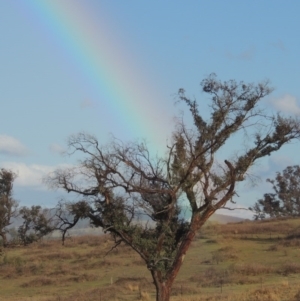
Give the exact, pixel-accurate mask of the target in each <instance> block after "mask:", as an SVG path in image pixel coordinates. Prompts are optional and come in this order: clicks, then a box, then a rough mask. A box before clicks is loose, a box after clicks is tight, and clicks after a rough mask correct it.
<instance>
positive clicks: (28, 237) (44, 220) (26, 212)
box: [18, 206, 55, 245]
mask: <svg viewBox="0 0 300 301" xmlns="http://www.w3.org/2000/svg"><path fill="white" fill-rule="evenodd" d="M20 216H21V218H22V219H23V224H22V225H21V226H20V227H19V229H18V234H19V238H20V240H21V241H22V243H23V244H24V245H28V244H30V243H33V242H35V241H39V240H41V239H42V238H43V237H44V236H46V235H48V234H50V233H51V232H52V231H53V230H54V229H55V226H54V225H52V223H51V217H50V216H49V210H47V209H44V210H42V208H41V206H31V208H28V207H22V208H21V209H20Z"/></svg>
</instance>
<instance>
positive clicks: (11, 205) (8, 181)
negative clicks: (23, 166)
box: [0, 168, 18, 246]
mask: <svg viewBox="0 0 300 301" xmlns="http://www.w3.org/2000/svg"><path fill="white" fill-rule="evenodd" d="M15 178H16V175H15V174H14V173H13V172H12V171H10V170H6V169H4V168H2V169H1V170H0V236H1V238H2V243H3V245H4V246H6V245H7V237H6V236H7V231H8V229H7V227H8V226H9V225H10V224H11V219H12V218H13V217H16V215H17V207H18V202H17V201H15V200H14V199H13V198H12V191H13V182H14V180H15Z"/></svg>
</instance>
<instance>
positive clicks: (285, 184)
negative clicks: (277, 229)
mask: <svg viewBox="0 0 300 301" xmlns="http://www.w3.org/2000/svg"><path fill="white" fill-rule="evenodd" d="M267 182H269V183H271V184H272V188H273V191H274V192H273V193H265V194H264V197H263V199H259V200H258V201H257V202H256V203H255V205H254V207H253V208H252V210H253V211H254V212H255V216H254V217H255V219H263V218H266V217H285V216H300V166H299V165H295V166H288V167H286V168H285V169H284V170H283V171H282V173H280V172H277V173H276V178H275V179H273V180H272V179H267Z"/></svg>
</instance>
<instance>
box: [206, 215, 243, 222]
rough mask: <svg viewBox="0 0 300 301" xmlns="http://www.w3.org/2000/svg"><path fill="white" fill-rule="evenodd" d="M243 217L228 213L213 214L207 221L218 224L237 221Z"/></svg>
mask: <svg viewBox="0 0 300 301" xmlns="http://www.w3.org/2000/svg"><path fill="white" fill-rule="evenodd" d="M243 220H245V219H243V218H240V217H236V216H230V215H224V214H217V213H215V214H213V215H212V216H211V217H210V218H209V221H211V222H217V223H219V224H227V223H239V222H241V221H243Z"/></svg>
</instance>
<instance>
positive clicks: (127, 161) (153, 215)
mask: <svg viewBox="0 0 300 301" xmlns="http://www.w3.org/2000/svg"><path fill="white" fill-rule="evenodd" d="M201 86H202V89H203V91H204V92H205V93H207V94H208V95H209V96H210V97H211V104H210V108H211V118H210V119H209V120H207V121H205V120H204V119H203V118H202V116H201V115H200V113H199V107H198V103H197V102H196V101H195V100H191V99H189V98H188V97H187V96H186V95H185V91H184V90H183V89H180V90H179V100H180V101H182V102H184V103H185V104H186V105H187V106H188V108H189V109H190V112H191V114H192V118H193V121H194V129H192V130H189V129H187V127H186V126H185V125H184V124H183V123H179V124H178V127H177V129H176V130H175V132H174V134H173V140H172V143H171V145H169V148H168V154H167V156H166V158H155V159H154V158H151V156H150V154H149V151H148V149H147V147H146V146H145V144H144V143H128V144H127V143H122V142H120V141H117V140H114V141H112V143H111V144H110V145H108V146H106V147H101V146H100V145H99V143H98V141H97V139H96V138H95V137H93V136H90V135H87V134H78V135H76V136H73V137H71V138H70V140H69V148H70V150H71V153H74V152H80V153H83V154H84V155H85V157H84V159H83V160H82V161H80V162H79V164H78V166H76V167H73V168H68V169H60V170H57V171H56V172H54V173H53V174H52V175H50V176H49V178H48V180H47V181H48V184H49V185H50V186H51V187H59V188H63V189H65V190H66V191H67V192H69V193H74V194H77V195H80V196H81V198H80V202H81V204H80V207H81V209H82V210H80V212H78V211H77V210H76V211H74V214H75V215H76V216H77V217H79V218H89V219H90V221H91V223H92V224H93V225H95V226H97V227H102V228H103V229H104V231H105V232H109V233H111V235H112V237H113V238H114V239H115V242H116V244H119V243H122V242H123V243H125V244H127V245H129V246H130V247H131V248H132V249H133V250H135V251H136V252H137V253H138V254H139V255H140V256H141V257H142V259H143V260H144V261H145V264H146V266H147V268H148V269H149V271H150V273H151V275H152V278H153V281H154V284H155V287H156V300H157V301H168V300H169V299H170V294H171V287H172V284H173V282H174V280H175V278H176V276H177V274H178V272H179V269H180V267H181V265H182V263H183V260H184V257H185V254H186V252H187V251H188V249H189V247H190V245H191V242H192V240H193V239H194V237H195V234H196V233H197V231H198V230H199V229H200V228H201V227H202V226H203V224H204V223H205V222H206V221H207V220H208V218H209V217H210V216H211V215H212V214H213V213H214V212H215V211H216V210H218V209H220V208H222V207H224V206H225V205H226V203H227V202H228V201H230V200H231V199H232V197H233V196H234V195H235V187H236V183H237V182H240V181H243V180H244V179H245V176H246V173H247V171H248V169H249V168H250V167H251V166H252V165H253V164H254V163H255V162H256V160H258V159H260V158H263V157H265V156H268V155H270V154H272V153H273V152H274V151H277V150H279V149H280V148H281V147H282V146H283V145H284V144H285V143H287V142H289V141H291V140H293V139H298V138H299V137H300V123H299V121H298V120H296V119H293V118H284V117H281V116H280V115H277V116H266V115H265V114H263V111H261V110H260V109H259V107H258V104H259V101H260V100H261V99H262V98H263V97H265V96H266V95H268V94H269V93H270V92H271V89H270V88H269V87H268V83H259V84H257V85H254V84H245V83H243V82H241V83H237V82H236V81H233V80H232V81H229V82H221V81H219V80H217V78H216V77H215V76H214V75H211V76H209V77H208V78H206V79H204V80H203V82H202V84H201ZM251 129H252V130H251ZM241 131H242V133H243V134H244V135H245V134H247V133H248V135H249V139H248V140H249V144H250V142H251V143H252V145H250V146H248V147H247V146H245V149H243V150H242V151H241V152H240V153H239V154H238V155H236V154H235V157H232V158H228V159H226V160H225V161H224V165H221V166H219V168H218V164H217V163H216V162H215V156H216V155H217V154H219V153H220V151H221V150H222V149H223V148H224V146H225V145H226V143H227V144H228V143H230V140H229V139H230V138H231V137H232V136H233V135H234V134H237V133H239V132H241ZM250 135H251V136H250ZM252 135H253V136H252ZM251 137H253V139H250V138H251ZM74 204H76V202H75V203H74ZM185 204H188V205H189V208H190V212H191V216H190V219H184V217H183V216H182V208H183V206H184V205H185ZM142 216H147V217H148V219H149V220H150V221H151V222H142V221H141V217H142Z"/></svg>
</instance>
